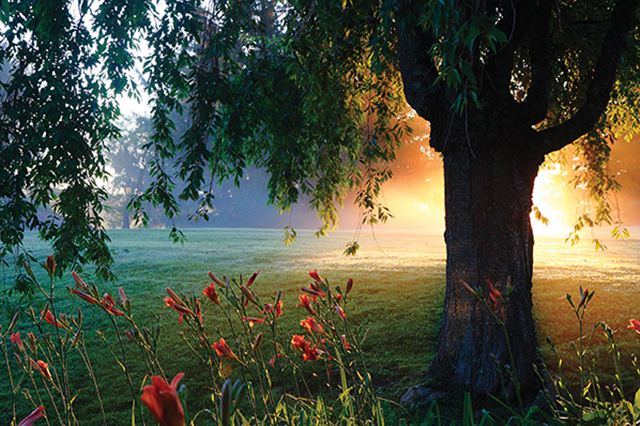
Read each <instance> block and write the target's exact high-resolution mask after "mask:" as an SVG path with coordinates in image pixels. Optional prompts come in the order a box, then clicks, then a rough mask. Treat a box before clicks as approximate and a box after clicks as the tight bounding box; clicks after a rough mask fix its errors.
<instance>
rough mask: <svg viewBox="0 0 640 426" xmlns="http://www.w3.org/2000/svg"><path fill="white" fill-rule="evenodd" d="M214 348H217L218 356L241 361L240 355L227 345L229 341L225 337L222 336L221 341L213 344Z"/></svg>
mask: <svg viewBox="0 0 640 426" xmlns="http://www.w3.org/2000/svg"><path fill="white" fill-rule="evenodd" d="M213 349H215V351H216V353H217V354H218V356H223V357H226V358H229V359H232V360H234V361H240V360H239V359H238V357H237V356H236V355H235V354H234V353H233V352H232V351H231V349H230V348H229V346H227V343H226V342H225V341H224V339H223V338H220V342H215V343H214V344H213Z"/></svg>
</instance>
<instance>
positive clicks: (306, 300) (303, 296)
mask: <svg viewBox="0 0 640 426" xmlns="http://www.w3.org/2000/svg"><path fill="white" fill-rule="evenodd" d="M303 290H304V289H303ZM298 299H300V302H302V305H296V308H297V307H298V306H304V307H305V308H306V309H307V311H309V313H310V314H311V315H315V313H316V312H315V311H314V310H313V306H311V301H310V300H309V296H307V295H306V294H301V295H300V296H298Z"/></svg>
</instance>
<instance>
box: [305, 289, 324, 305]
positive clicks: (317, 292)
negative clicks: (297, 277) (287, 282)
mask: <svg viewBox="0 0 640 426" xmlns="http://www.w3.org/2000/svg"><path fill="white" fill-rule="evenodd" d="M300 290H302V291H304V292H305V293H309V294H310V295H312V296H313V301H314V302H315V300H316V297H318V296H320V297H327V295H326V294H325V293H324V292H323V291H320V290H316V289H314V288H307V287H302V288H300Z"/></svg>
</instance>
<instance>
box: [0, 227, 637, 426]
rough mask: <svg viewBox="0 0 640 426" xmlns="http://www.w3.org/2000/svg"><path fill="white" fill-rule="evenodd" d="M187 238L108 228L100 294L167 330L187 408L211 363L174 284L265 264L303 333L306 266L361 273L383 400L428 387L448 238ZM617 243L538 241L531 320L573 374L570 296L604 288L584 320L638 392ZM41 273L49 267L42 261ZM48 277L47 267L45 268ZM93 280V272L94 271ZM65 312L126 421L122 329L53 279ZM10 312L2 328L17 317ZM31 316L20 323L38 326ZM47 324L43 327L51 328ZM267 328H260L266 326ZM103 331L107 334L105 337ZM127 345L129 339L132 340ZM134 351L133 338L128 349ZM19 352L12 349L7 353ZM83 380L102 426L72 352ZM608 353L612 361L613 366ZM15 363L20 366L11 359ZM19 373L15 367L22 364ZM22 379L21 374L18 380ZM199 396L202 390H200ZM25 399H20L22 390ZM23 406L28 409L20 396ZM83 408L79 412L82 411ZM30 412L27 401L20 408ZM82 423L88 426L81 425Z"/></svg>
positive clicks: (625, 258)
mask: <svg viewBox="0 0 640 426" xmlns="http://www.w3.org/2000/svg"><path fill="white" fill-rule="evenodd" d="M185 234H186V236H187V239H188V241H187V242H186V243H185V244H184V245H175V244H172V243H171V242H170V241H169V240H168V233H167V231H165V230H127V231H123V230H114V231H110V236H111V238H112V245H111V247H112V249H113V252H114V254H115V260H116V264H115V267H114V271H115V273H116V275H117V276H118V278H119V281H118V282H117V283H107V284H104V283H97V284H98V286H99V288H100V289H101V290H102V291H106V292H109V293H110V294H111V295H113V296H114V297H116V295H117V287H119V286H120V287H122V288H123V289H124V290H125V292H126V294H127V296H128V297H129V298H130V299H131V302H132V307H133V313H134V316H135V318H136V321H137V322H138V323H139V324H142V325H146V326H153V325H157V326H159V327H160V330H161V333H160V339H159V346H158V354H159V358H160V359H161V360H162V361H163V363H164V365H165V371H166V372H167V375H168V376H170V377H173V375H174V374H175V373H177V372H178V371H184V372H185V378H184V379H183V383H184V384H186V385H187V387H188V388H189V403H190V404H192V405H191V406H190V407H189V408H190V410H197V409H199V408H202V407H205V406H206V405H207V404H210V400H209V399H208V398H209V395H210V390H209V389H208V388H207V385H206V383H207V380H206V377H205V378H202V377H201V376H203V365H202V363H201V362H200V361H199V360H198V359H197V358H196V357H195V356H194V355H193V353H192V352H191V351H190V350H189V349H188V348H187V347H186V345H185V344H184V343H183V341H182V340H181V338H180V337H179V336H177V333H179V332H180V331H184V332H185V334H187V328H186V327H185V325H184V324H183V325H182V326H178V324H177V322H178V315H177V313H176V312H175V311H173V310H172V309H170V308H164V302H163V299H164V298H165V297H166V293H165V291H164V288H165V287H171V288H172V289H173V290H174V291H176V292H182V293H185V294H187V295H194V296H198V297H199V298H200V299H201V303H202V302H203V301H204V296H202V289H203V288H204V287H205V286H206V285H208V284H209V282H210V280H209V278H208V276H207V272H208V271H212V272H214V273H215V274H216V275H218V276H219V277H222V276H223V275H225V276H229V277H233V278H237V277H239V276H240V275H241V274H242V276H243V280H244V281H246V279H247V278H248V277H249V275H250V274H251V273H252V272H254V271H257V270H258V269H260V270H261V272H260V274H259V276H258V279H257V280H256V282H255V284H254V286H252V289H254V291H255V292H256V293H258V294H259V295H260V297H261V300H262V301H268V299H269V297H272V296H273V297H275V295H276V294H277V293H278V291H282V300H283V301H284V313H283V315H282V317H281V319H282V322H283V324H284V327H285V328H288V329H290V330H292V331H293V332H296V333H301V332H302V329H301V327H300V326H299V324H298V323H299V321H300V319H302V318H304V317H305V316H306V315H305V311H304V309H303V308H300V307H299V308H295V305H296V304H298V303H299V301H298V295H299V294H300V290H299V289H300V287H302V286H306V285H307V284H308V283H309V277H308V271H310V270H315V269H317V270H318V273H319V274H320V275H321V276H322V277H326V278H328V280H329V283H330V285H331V286H335V285H340V286H341V287H342V288H343V289H344V285H345V283H346V281H347V278H349V277H352V278H353V279H354V287H353V292H352V294H351V295H350V297H351V300H350V302H349V305H348V311H347V314H348V317H349V320H350V321H351V322H352V323H355V324H358V325H360V326H362V327H363V328H364V329H369V333H368V337H367V339H366V340H365V341H364V343H363V345H362V348H363V349H364V351H365V352H366V354H367V359H366V362H367V366H368V370H369V372H370V373H371V375H372V377H373V380H374V384H375V385H376V386H377V388H378V392H379V394H380V395H381V396H383V397H385V398H388V399H391V400H396V401H397V400H399V398H400V397H401V396H402V394H403V392H404V391H405V390H406V389H407V388H408V387H410V386H411V385H413V384H416V383H419V381H420V379H421V373H422V371H423V370H424V369H425V368H426V366H427V365H428V363H429V360H430V358H431V356H432V353H433V350H434V345H435V340H436V336H437V329H438V324H439V319H440V310H441V309H442V302H443V298H444V287H445V247H444V242H443V238H442V236H441V235H428V234H420V233H415V232H411V231H407V232H399V231H398V232H392V231H385V232H379V233H378V234H377V243H376V241H374V239H373V238H372V237H371V235H370V234H367V233H364V234H363V237H362V238H361V240H360V242H361V250H360V252H359V254H358V255H357V256H356V257H353V258H346V257H345V256H343V255H342V252H343V250H344V248H345V245H346V244H347V243H348V242H349V240H350V239H351V238H352V235H353V234H352V233H351V232H336V233H333V234H331V235H330V236H329V237H325V238H321V239H316V238H314V237H313V236H312V232H306V231H299V233H298V240H297V241H296V243H295V244H293V245H292V246H289V247H285V246H284V245H283V244H282V242H281V240H282V231H281V230H253V229H209V230H186V231H185ZM607 246H608V247H609V249H608V250H607V251H605V252H596V251H594V249H593V246H591V245H589V244H588V243H586V242H585V243H583V244H580V245H578V246H576V247H569V246H568V245H565V244H564V239H561V238H539V239H537V240H536V246H535V270H534V295H533V297H534V315H535V318H536V321H537V329H538V335H539V340H540V343H541V355H542V357H543V359H544V361H545V362H547V364H548V365H550V367H553V365H554V364H555V361H554V359H553V357H552V354H551V352H550V351H549V350H548V348H547V346H546V344H545V343H544V342H545V337H547V336H549V337H550V338H551V339H552V341H553V342H554V343H555V344H556V347H557V349H559V351H560V354H561V357H562V358H563V359H564V364H563V370H564V371H565V372H566V373H567V374H568V375H569V376H570V377H571V378H572V379H573V380H574V381H575V378H576V373H575V372H576V366H575V362H574V360H573V358H572V354H571V346H570V342H571V341H575V340H576V339H577V338H578V337H579V336H578V331H577V327H576V321H575V316H573V312H572V311H571V309H570V307H569V306H568V304H567V302H566V299H565V295H566V294H567V293H572V294H573V295H574V298H577V297H578V296H577V294H578V286H580V285H582V286H583V287H588V288H589V289H590V290H593V291H595V298H594V299H593V301H592V303H591V305H590V307H589V310H588V311H587V315H586V317H585V323H586V324H587V328H588V329H590V328H591V324H593V323H594V322H596V321H605V322H606V323H607V324H608V325H609V327H611V328H612V329H613V330H614V332H615V333H616V340H617V341H618V343H619V349H620V350H621V351H622V356H621V359H622V362H623V365H624V366H625V369H626V370H625V371H627V372H628V373H629V374H628V375H627V376H626V377H625V385H626V389H625V391H626V392H627V393H628V394H632V393H634V392H635V390H636V389H637V388H638V385H639V384H640V380H639V379H638V376H637V375H636V374H635V371H634V370H633V371H632V368H631V354H632V353H634V352H635V353H638V350H639V349H640V344H639V340H638V338H637V337H636V335H635V333H633V332H631V331H630V330H627V329H626V325H627V324H628V320H629V318H634V317H636V318H640V304H639V303H638V301H640V294H639V292H638V290H639V288H638V286H639V284H640V262H639V259H640V241H638V240H630V241H611V242H607ZM27 247H29V248H30V249H31V250H32V254H33V255H34V256H35V257H36V258H38V259H42V260H44V259H45V257H46V255H47V254H50V253H48V251H47V247H46V246H45V245H44V244H42V243H40V242H39V241H38V240H37V238H36V235H35V234H29V235H28V237H27ZM36 269H41V268H36ZM37 273H38V275H39V276H40V277H41V283H43V284H45V283H46V282H47V280H46V279H45V272H44V271H43V270H39V271H37ZM11 278H12V275H11V270H5V271H4V272H3V275H2V279H3V281H2V284H1V285H2V288H7V287H8V286H10V285H11ZM85 278H86V279H85V280H86V281H87V282H90V281H91V279H90V277H88V276H85ZM55 284H56V305H57V309H59V311H62V312H66V313H70V314H72V313H75V312H76V310H77V308H78V307H81V308H82V312H83V317H84V326H83V329H84V330H85V338H86V341H87V345H88V346H89V347H90V356H91V362H92V364H93V367H94V370H95V371H96V376H97V378H98V382H99V386H100V389H101V393H102V394H103V402H104V404H105V406H106V407H107V412H108V416H109V418H108V421H109V423H110V424H129V423H130V417H127V416H130V408H131V407H130V406H129V405H126V404H123V401H126V400H127V398H122V394H123V393H125V392H129V391H128V388H126V386H125V384H124V381H123V374H122V369H121V367H120V366H119V365H118V364H117V363H116V362H115V361H114V358H113V356H112V355H111V353H110V352H113V353H114V354H116V355H117V356H119V352H118V351H119V348H118V347H116V346H114V345H113V344H112V343H110V342H112V341H113V340H112V339H111V337H112V335H113V329H112V327H111V325H110V324H111V323H110V320H109V319H108V318H107V317H106V316H105V315H104V313H103V312H102V311H99V310H98V309H97V308H94V307H91V306H88V305H87V304H86V303H85V302H83V301H81V300H79V299H77V298H75V299H72V298H71V297H70V296H69V294H68V292H67V290H66V289H65V287H66V286H72V285H73V280H72V279H71V277H70V276H69V275H65V277H64V278H63V279H62V280H60V281H57V282H56V283H55ZM42 300H43V298H42V297H40V296H38V297H37V299H36V300H35V302H34V305H35V310H36V312H40V311H41V310H42V308H43V306H44V305H43V302H42ZM203 311H204V317H205V325H206V326H207V327H209V328H211V329H212V330H218V328H220V332H221V333H223V334H224V332H225V331H224V330H225V328H224V327H225V326H224V321H223V318H222V317H221V316H220V315H219V311H216V309H214V307H213V306H209V305H207V306H205V307H204V308H203ZM8 321H9V320H8V319H7V318H5V319H4V321H3V323H8ZM27 322H28V321H27V318H26V316H24V315H23V318H22V319H21V322H20V324H19V326H18V329H19V330H23V331H24V332H27V331H30V329H29V328H28V327H27V326H26V325H27ZM45 326H47V324H44V325H43V328H45ZM259 326H260V325H258V326H256V327H259ZM98 331H100V332H102V333H103V335H104V336H105V337H106V340H103V339H102V338H101V336H100V335H99V333H98ZM601 335H602V332H601V331H597V332H596V337H595V338H594V345H595V346H594V350H593V353H594V354H595V355H596V357H597V358H596V361H595V362H596V363H597V364H598V366H599V368H600V367H602V369H601V371H602V374H601V379H602V381H603V382H607V381H608V380H609V379H610V374H611V372H612V370H611V368H610V366H609V360H610V358H609V357H608V354H607V347H605V346H604V345H603V342H604V340H603V339H602V338H601ZM127 344H128V342H125V345H127ZM130 346H132V345H130ZM129 349H130V350H129V352H128V354H129V355H128V356H129V357H130V359H129V362H131V363H132V365H131V367H130V371H131V375H132V379H133V382H134V383H136V384H137V385H138V386H139V385H140V384H141V383H142V382H143V380H144V378H145V377H144V368H143V366H142V365H141V364H140V363H139V360H137V359H136V358H135V356H134V355H135V348H133V347H131V348H129ZM11 352H12V349H11V348H9V354H11ZM70 356H71V357H72V358H71V359H72V360H73V361H74V362H73V363H72V367H73V368H72V369H73V370H74V373H75V378H74V379H73V380H74V384H75V385H76V386H77V388H79V389H81V390H80V392H79V394H78V398H77V401H76V402H75V405H76V410H78V412H82V410H86V412H88V413H91V415H92V416H94V417H95V420H96V422H95V424H100V422H101V417H99V416H100V414H99V410H98V405H97V402H96V401H95V398H94V397H93V396H92V395H93V393H92V392H91V391H92V386H93V385H92V384H91V381H90V377H88V374H87V373H86V372H85V371H86V369H85V368H84V366H83V365H82V363H81V361H80V360H79V359H78V358H73V355H70ZM604 360H606V362H605V361H604ZM10 362H12V363H14V364H15V361H14V360H13V359H11V360H10ZM13 367H15V370H16V371H17V366H15V365H13ZM14 379H15V378H14ZM0 383H7V372H6V369H1V370H0ZM198 395H199V396H198ZM10 398H11V396H10V392H9V389H8V386H3V387H0V401H7V402H8V401H10ZM18 399H19V400H21V399H23V398H22V396H21V395H18ZM21 405H25V404H24V403H21ZM79 407H82V408H79ZM23 411H24V412H25V413H27V414H28V412H29V411H30V409H29V407H26V406H25V407H24V410H23ZM10 415H11V413H10V404H4V403H3V404H1V405H0V424H8V423H9V421H10V418H11V417H10ZM81 423H82V424H89V423H86V422H84V423H83V422H81Z"/></svg>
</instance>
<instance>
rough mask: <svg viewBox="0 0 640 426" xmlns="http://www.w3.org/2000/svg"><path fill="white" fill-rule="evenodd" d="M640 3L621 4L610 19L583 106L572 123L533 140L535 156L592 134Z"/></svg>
mask: <svg viewBox="0 0 640 426" xmlns="http://www.w3.org/2000/svg"><path fill="white" fill-rule="evenodd" d="M638 1H639V0H619V1H618V3H617V4H616V6H615V8H614V10H613V13H612V16H611V26H610V28H609V31H608V32H607V34H606V35H605V37H604V41H603V43H602V48H601V51H600V55H599V57H598V60H597V62H596V66H595V69H594V74H593V79H592V80H591V82H590V84H589V87H588V88H587V92H586V101H585V103H584V105H583V106H582V107H581V108H580V109H579V110H578V112H577V113H576V114H575V115H574V116H573V117H571V118H570V119H569V120H567V121H565V122H564V123H562V124H559V125H557V126H555V127H552V128H550V129H547V130H543V131H541V132H539V133H538V136H537V137H536V138H535V139H534V144H535V146H534V147H532V150H533V151H534V152H535V151H537V152H538V153H540V154H548V153H551V152H553V151H557V150H559V149H561V148H563V147H564V146H566V145H568V144H570V143H572V142H573V141H575V140H576V139H578V138H579V137H580V136H582V135H584V134H585V133H587V132H589V130H591V129H592V128H593V126H595V124H596V123H597V122H598V120H599V119H600V116H601V115H602V114H603V113H604V111H605V109H606V107H607V104H608V102H609V99H610V96H611V89H612V87H613V84H614V82H615V80H616V71H617V69H618V64H619V62H620V59H621V57H622V52H623V51H624V49H625V47H626V44H627V35H628V34H629V32H630V31H631V29H632V27H633V24H634V22H635V17H636V9H637V5H638Z"/></svg>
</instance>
